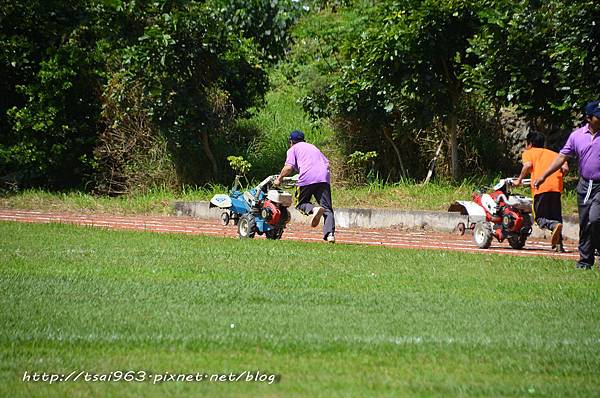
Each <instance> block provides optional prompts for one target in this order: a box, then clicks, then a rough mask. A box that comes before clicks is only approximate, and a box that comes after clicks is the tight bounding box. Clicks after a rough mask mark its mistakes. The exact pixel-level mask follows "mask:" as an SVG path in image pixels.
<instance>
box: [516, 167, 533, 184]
mask: <svg viewBox="0 0 600 398" xmlns="http://www.w3.org/2000/svg"><path fill="white" fill-rule="evenodd" d="M532 166H533V163H531V162H525V163H523V168H522V169H521V174H519V177H517V179H516V180H514V181H513V185H514V186H516V187H518V186H519V185H521V181H522V180H523V178H525V176H527V175H528V174H529V173H531V167H532Z"/></svg>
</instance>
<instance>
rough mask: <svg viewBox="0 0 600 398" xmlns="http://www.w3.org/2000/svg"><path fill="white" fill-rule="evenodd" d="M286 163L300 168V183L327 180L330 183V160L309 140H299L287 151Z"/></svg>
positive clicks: (302, 184)
mask: <svg viewBox="0 0 600 398" xmlns="http://www.w3.org/2000/svg"><path fill="white" fill-rule="evenodd" d="M285 164H287V165H290V166H292V167H293V168H294V169H296V170H298V172H299V173H300V176H298V185H299V186H301V187H302V186H305V185H309V184H316V183H318V182H326V183H328V184H329V160H327V158H326V157H325V155H323V153H321V151H319V149H318V148H317V147H316V146H314V145H312V144H309V143H307V142H298V143H296V144H294V145H292V147H291V148H290V149H288V151H287V157H286V159H285Z"/></svg>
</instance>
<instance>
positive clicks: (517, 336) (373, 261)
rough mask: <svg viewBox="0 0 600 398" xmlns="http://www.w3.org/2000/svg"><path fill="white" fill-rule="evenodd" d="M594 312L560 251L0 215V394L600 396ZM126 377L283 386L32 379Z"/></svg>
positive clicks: (592, 291)
mask: <svg viewBox="0 0 600 398" xmlns="http://www.w3.org/2000/svg"><path fill="white" fill-rule="evenodd" d="M599 302H600V274H599V273H598V271H597V270H594V271H578V270H575V269H574V268H573V263H572V262H565V261H559V260H556V259H549V258H524V257H511V256H499V255H491V254H490V255H474V254H463V253H450V252H442V251H425V250H421V251H417V250H398V249H390V248H381V247H365V246H353V245H337V246H334V245H326V244H314V243H302V242H290V241H279V242H272V241H266V240H252V241H240V240H236V239H226V238H222V239H221V238H212V237H196V236H194V237H192V236H187V235H167V234H151V233H143V232H125V231H108V230H99V229H92V228H87V227H76V226H70V225H56V224H53V225H32V224H18V223H7V222H1V223H0V304H1V305H2V311H1V312H0V322H1V325H2V328H1V329H0V347H1V348H0V396H2V397H45V396H56V397H63V396H71V397H99V396H114V397H139V396H144V397H163V396H180V397H190V396H223V397H225V396H227V397H231V396H233V397H247V396H268V397H283V396H286V397H287V396H294V397H298V396H300V397H302V396H307V397H314V396H321V397H335V396H343V397H346V396H356V397H365V396H469V397H471V396H486V397H487V396H532V397H535V396H560V397H564V396H580V397H592V396H599V395H600V381H599V378H598V369H600V311H598V303H599ZM128 370H133V371H145V372H146V374H147V375H148V374H165V373H166V372H169V373H170V374H177V373H186V374H195V373H197V372H199V373H201V374H204V373H205V374H221V373H223V374H229V373H241V372H244V371H253V372H255V371H260V372H263V373H270V374H278V375H280V377H281V380H280V381H279V382H277V383H273V384H268V383H250V382H231V383H216V382H206V381H205V382H164V383H159V384H156V385H153V384H152V382H151V381H146V382H137V383H136V382H123V381H120V382H82V381H76V382H72V381H70V382H64V383H54V384H52V385H50V384H48V383H43V382H23V381H22V379H23V375H24V373H25V371H27V372H29V374H31V373H33V372H39V373H42V372H47V373H65V374H69V373H70V372H72V371H77V372H79V371H88V372H90V373H96V374H102V373H110V372H115V371H128Z"/></svg>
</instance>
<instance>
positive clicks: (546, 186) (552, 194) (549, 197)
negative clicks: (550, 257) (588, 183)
mask: <svg viewBox="0 0 600 398" xmlns="http://www.w3.org/2000/svg"><path fill="white" fill-rule="evenodd" d="M544 141H545V139H544V136H543V135H542V134H541V133H538V132H536V131H532V132H530V133H529V134H527V143H526V147H525V151H523V168H522V169H521V174H520V175H519V177H518V178H517V179H516V180H514V181H513V185H515V186H518V185H521V182H522V180H523V178H525V177H526V176H527V175H528V174H530V173H531V192H532V194H533V213H534V215H535V223H536V224H537V225H538V226H539V227H540V228H542V229H549V230H550V231H552V238H551V240H552V249H554V250H556V251H559V252H564V248H563V244H562V227H563V226H562V222H563V219H562V206H561V202H560V197H561V194H562V191H563V176H564V175H565V174H567V172H568V171H569V166H568V165H567V162H564V163H563V164H562V166H561V168H560V169H558V170H556V171H555V172H554V173H552V174H551V175H550V176H548V177H547V178H546V180H545V181H544V183H543V184H542V185H540V186H539V187H538V188H535V187H534V186H533V182H534V181H535V180H537V179H538V178H539V176H541V175H542V174H543V173H544V171H546V170H547V169H548V166H550V165H551V164H552V162H554V160H556V157H557V156H558V153H556V152H554V151H551V150H550V149H546V148H544Z"/></svg>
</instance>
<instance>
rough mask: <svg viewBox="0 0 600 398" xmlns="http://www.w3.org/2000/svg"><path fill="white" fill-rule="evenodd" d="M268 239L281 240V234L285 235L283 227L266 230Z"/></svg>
mask: <svg viewBox="0 0 600 398" xmlns="http://www.w3.org/2000/svg"><path fill="white" fill-rule="evenodd" d="M265 235H266V236H267V239H271V240H279V239H281V235H283V228H273V229H270V230H268V231H267V232H265Z"/></svg>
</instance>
